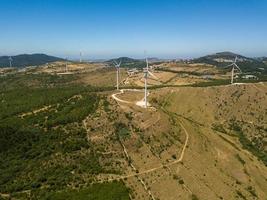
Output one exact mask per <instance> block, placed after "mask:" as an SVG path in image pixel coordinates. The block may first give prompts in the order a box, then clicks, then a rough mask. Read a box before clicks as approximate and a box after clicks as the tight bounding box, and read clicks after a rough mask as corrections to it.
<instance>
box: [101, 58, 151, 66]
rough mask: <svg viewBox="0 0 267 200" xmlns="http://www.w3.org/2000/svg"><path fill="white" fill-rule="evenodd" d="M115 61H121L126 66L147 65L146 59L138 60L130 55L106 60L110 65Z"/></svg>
mask: <svg viewBox="0 0 267 200" xmlns="http://www.w3.org/2000/svg"><path fill="white" fill-rule="evenodd" d="M114 61H116V62H117V63H119V62H121V67H125V68H143V67H145V66H146V63H145V61H144V60H138V59H134V58H129V57H120V58H114V59H111V60H108V61H106V63H108V64H109V65H113V63H114Z"/></svg>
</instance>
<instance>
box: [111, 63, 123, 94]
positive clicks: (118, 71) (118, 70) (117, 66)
mask: <svg viewBox="0 0 267 200" xmlns="http://www.w3.org/2000/svg"><path fill="white" fill-rule="evenodd" d="M113 64H114V66H115V67H116V69H117V90H119V73H120V66H121V61H120V62H119V63H117V61H116V60H114V63H113Z"/></svg>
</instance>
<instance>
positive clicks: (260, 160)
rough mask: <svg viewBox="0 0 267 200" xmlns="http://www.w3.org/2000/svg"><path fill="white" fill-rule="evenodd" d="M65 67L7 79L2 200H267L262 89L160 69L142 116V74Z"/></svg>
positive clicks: (216, 73) (218, 75)
mask: <svg viewBox="0 0 267 200" xmlns="http://www.w3.org/2000/svg"><path fill="white" fill-rule="evenodd" d="M65 64H66V63H54V64H50V65H49V66H45V67H44V66H42V67H40V68H36V69H28V70H26V71H23V72H13V71H12V72H8V73H7V75H5V76H2V77H0V85H1V87H0V88H1V89H0V102H1V104H0V130H1V132H0V157H1V160H0V171H1V173H0V195H1V198H3V199H97V200H102V199H105V200H106V199H138V200H139V199H145V200H146V199H164V200H165V199H166V200H169V199H170V200H171V199H264V198H266V196H267V192H266V191H267V168H266V166H267V148H266V146H267V145H266V144H267V143H266V137H267V124H266V121H267V120H266V116H267V84H266V83H265V82H260V81H261V80H259V81H258V82H260V83H245V84H240V85H228V83H229V76H228V74H227V73H226V74H225V73H224V72H222V71H221V70H218V69H216V68H214V67H212V66H208V65H204V66H203V65H195V64H193V65H192V64H191V65H181V64H179V63H178V64H177V63H173V64H168V65H164V64H160V66H155V69H154V70H153V73H154V74H155V75H156V76H157V77H158V78H159V79H152V78H150V79H149V81H148V84H149V91H150V93H149V96H148V99H149V103H150V104H151V107H150V108H148V109H144V108H142V107H140V106H138V105H136V103H137V102H138V101H140V100H141V99H142V98H143V97H144V95H143V90H142V87H143V78H142V77H143V75H142V73H138V74H136V75H134V76H128V75H127V71H126V70H125V69H121V72H120V78H121V79H120V80H121V81H120V86H121V87H122V88H123V89H124V90H123V91H115V82H116V74H115V73H116V72H115V69H114V68H112V67H107V66H105V65H104V64H95V63H90V64H80V63H76V64H75V63H68V66H69V68H68V71H67V72H66V71H64V70H65V69H66V68H65V67H64V65H65ZM206 75H209V76H211V77H209V78H208V79H207V78H206ZM238 81H242V80H238ZM127 88H128V89H129V88H131V89H129V90H127ZM133 89H136V90H133ZM215 177H216V178H215Z"/></svg>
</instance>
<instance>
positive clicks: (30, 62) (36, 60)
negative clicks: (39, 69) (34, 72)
mask: <svg viewBox="0 0 267 200" xmlns="http://www.w3.org/2000/svg"><path fill="white" fill-rule="evenodd" d="M9 58H10V56H0V68H1V67H2V68H3V67H9V66H10V64H9ZM11 58H12V67H18V68H20V67H27V66H35V65H43V64H46V63H50V62H56V61H63V60H64V59H63V58H59V57H55V56H50V55H47V54H42V53H35V54H19V55H15V56H11Z"/></svg>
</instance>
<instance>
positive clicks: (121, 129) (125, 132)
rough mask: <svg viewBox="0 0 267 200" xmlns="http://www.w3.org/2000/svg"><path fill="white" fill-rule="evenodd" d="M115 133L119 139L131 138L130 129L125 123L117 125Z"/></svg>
mask: <svg viewBox="0 0 267 200" xmlns="http://www.w3.org/2000/svg"><path fill="white" fill-rule="evenodd" d="M114 125H115V131H116V134H117V136H118V138H119V139H123V140H125V139H127V138H129V137H130V136H131V132H130V130H129V129H128V126H127V125H126V124H123V123H120V122H119V123H115V124H114Z"/></svg>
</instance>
